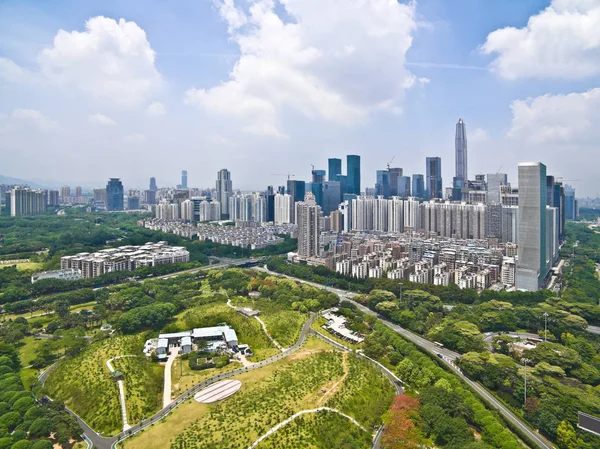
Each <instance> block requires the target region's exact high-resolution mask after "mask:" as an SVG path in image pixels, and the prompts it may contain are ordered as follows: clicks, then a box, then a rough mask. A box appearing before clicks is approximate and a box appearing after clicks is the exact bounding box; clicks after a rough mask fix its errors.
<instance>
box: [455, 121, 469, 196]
mask: <svg viewBox="0 0 600 449" xmlns="http://www.w3.org/2000/svg"><path fill="white" fill-rule="evenodd" d="M454 141H455V142H454V144H455V158H456V177H457V178H459V179H461V180H462V183H463V185H464V186H466V185H467V181H468V180H469V176H468V175H469V173H468V170H467V128H466V126H465V122H463V120H462V119H461V118H459V119H458V122H457V123H456V137H455V139H454Z"/></svg>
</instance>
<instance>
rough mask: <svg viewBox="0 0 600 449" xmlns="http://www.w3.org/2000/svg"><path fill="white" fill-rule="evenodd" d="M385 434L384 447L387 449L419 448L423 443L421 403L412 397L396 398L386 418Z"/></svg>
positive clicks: (401, 396) (402, 396)
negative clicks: (421, 442) (420, 415)
mask: <svg viewBox="0 0 600 449" xmlns="http://www.w3.org/2000/svg"><path fill="white" fill-rule="evenodd" d="M384 422H385V433H384V434H383V438H382V446H383V447H384V448H385V449H404V448H407V449H408V448H418V447H419V443H420V441H421V430H420V428H419V426H420V425H421V418H420V417H419V401H418V400H417V399H415V398H413V397H411V396H407V395H400V396H396V397H394V399H393V400H392V405H391V406H390V408H389V410H388V411H387V413H386V415H385V416H384Z"/></svg>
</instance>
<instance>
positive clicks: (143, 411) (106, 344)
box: [45, 335, 163, 435]
mask: <svg viewBox="0 0 600 449" xmlns="http://www.w3.org/2000/svg"><path fill="white" fill-rule="evenodd" d="M143 344H144V339H143V336H142V335H136V336H121V337H112V338H107V339H104V340H100V341H97V342H94V343H92V344H91V345H89V346H88V347H87V348H86V349H84V350H83V351H82V352H81V354H79V355H78V356H76V357H73V358H69V359H65V360H64V361H61V362H60V363H59V365H58V368H57V369H56V370H55V371H54V372H53V373H52V374H51V375H50V376H49V377H48V380H47V381H46V384H45V390H46V391H47V394H48V396H50V397H51V398H53V399H59V400H62V401H64V402H65V404H66V405H67V406H68V407H70V408H71V409H72V410H73V411H74V412H75V413H77V414H78V415H79V416H81V417H82V418H83V420H84V421H86V422H87V423H88V424H89V425H90V426H91V427H92V428H93V429H94V430H96V431H97V432H103V433H104V434H105V435H109V434H115V433H117V432H119V431H120V430H121V427H122V421H121V407H120V404H119V396H118V388H117V384H116V382H115V381H114V380H113V379H112V376H111V374H110V372H109V370H108V367H107V366H106V361H107V360H108V359H111V358H113V357H117V356H120V355H127V354H134V355H137V354H139V355H142V352H141V350H142V347H143ZM114 366H115V368H116V369H119V370H122V371H123V375H124V380H125V388H126V396H127V409H128V413H129V414H130V416H131V419H132V420H133V421H132V423H134V422H136V421H137V420H138V419H140V418H141V415H144V416H147V415H148V414H150V413H151V412H153V411H157V410H158V409H159V408H160V405H159V404H160V398H161V397H162V389H160V388H159V387H158V385H161V386H162V378H163V377H162V376H163V370H162V369H161V367H159V366H157V364H156V363H154V362H152V361H150V360H147V359H146V358H145V357H136V358H128V359H124V360H116V361H115V362H114Z"/></svg>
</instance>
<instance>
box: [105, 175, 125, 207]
mask: <svg viewBox="0 0 600 449" xmlns="http://www.w3.org/2000/svg"><path fill="white" fill-rule="evenodd" d="M106 210H109V211H115V210H123V184H122V183H121V180H120V179H119V178H110V180H109V181H108V184H106Z"/></svg>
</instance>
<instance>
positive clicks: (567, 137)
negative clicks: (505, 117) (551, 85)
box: [507, 88, 600, 145]
mask: <svg viewBox="0 0 600 449" xmlns="http://www.w3.org/2000/svg"><path fill="white" fill-rule="evenodd" d="M510 107H511V110H512V115H513V119H512V124H511V127H510V129H509V131H508V135H507V137H509V138H511V139H516V140H521V141H526V142H532V143H552V144H561V143H567V144H569V145H586V144H589V143H592V142H598V140H600V88H597V89H591V90H589V91H587V92H583V93H570V94H567V95H549V94H548V95H542V96H539V97H535V98H528V99H526V100H515V101H513V102H512V104H511V106H510Z"/></svg>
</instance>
